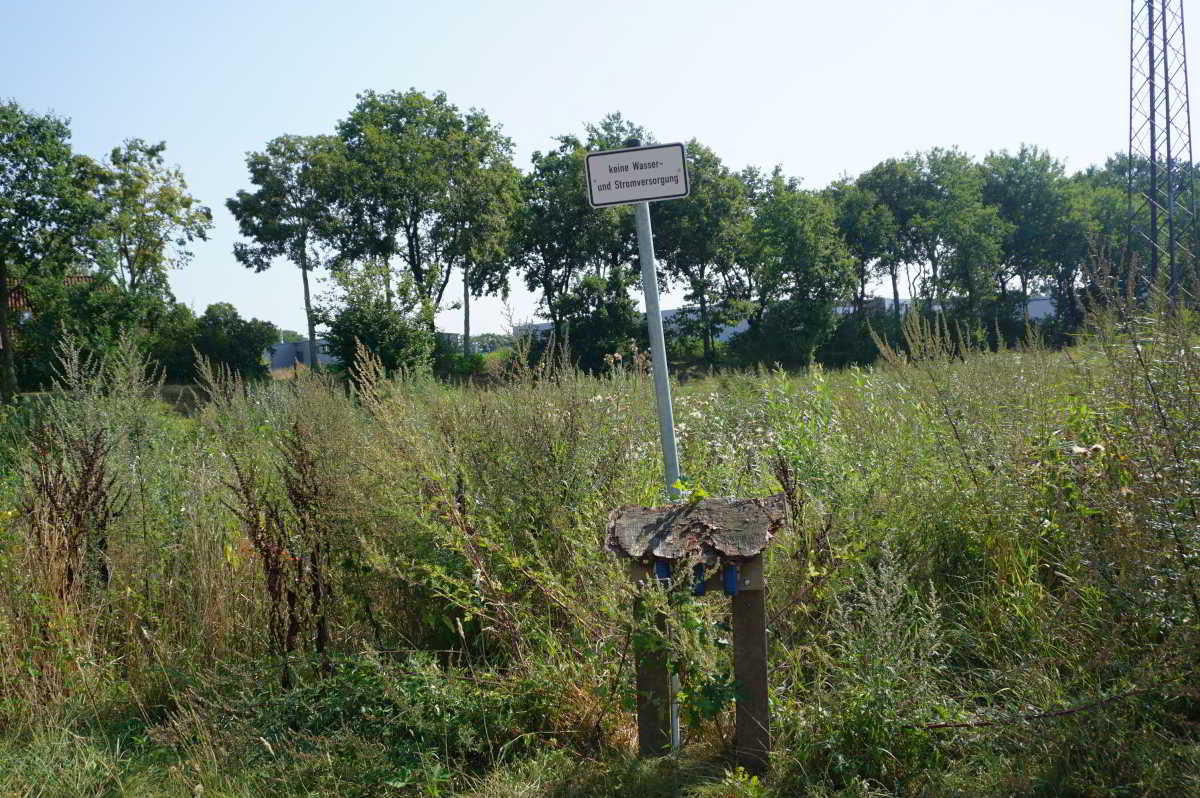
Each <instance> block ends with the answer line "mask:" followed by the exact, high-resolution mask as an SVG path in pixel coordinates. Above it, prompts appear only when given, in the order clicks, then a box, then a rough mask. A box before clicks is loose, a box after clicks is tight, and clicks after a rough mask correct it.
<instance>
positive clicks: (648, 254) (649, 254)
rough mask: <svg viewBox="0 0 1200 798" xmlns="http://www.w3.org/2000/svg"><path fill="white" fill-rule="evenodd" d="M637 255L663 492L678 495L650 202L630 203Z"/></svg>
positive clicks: (673, 420)
mask: <svg viewBox="0 0 1200 798" xmlns="http://www.w3.org/2000/svg"><path fill="white" fill-rule="evenodd" d="M633 207H634V214H635V216H636V218H637V238H638V254H639V256H640V259H641V261H642V291H643V293H645V295H646V325H647V326H648V327H649V328H650V355H651V359H652V360H653V364H654V400H655V402H656V403H657V405H658V434H659V438H660V439H661V440H662V454H663V468H664V470H665V471H666V482H667V495H668V496H670V497H671V500H672V501H674V500H675V499H678V498H679V490H678V489H677V488H676V487H675V483H676V482H678V481H679V454H678V452H677V451H676V448H675V415H674V411H673V410H672V409H671V383H670V380H669V379H668V377H667V345H666V341H665V339H664V338H663V326H662V311H661V310H659V307H658V274H657V269H656V268H655V265H654V239H653V238H652V237H651V236H652V233H651V231H650V204H649V203H647V202H639V203H637V204H635V205H634V206H633Z"/></svg>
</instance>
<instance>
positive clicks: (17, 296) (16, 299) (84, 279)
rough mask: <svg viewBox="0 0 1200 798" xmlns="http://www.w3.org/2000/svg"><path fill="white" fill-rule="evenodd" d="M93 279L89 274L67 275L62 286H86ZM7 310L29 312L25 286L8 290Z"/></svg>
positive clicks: (16, 286) (15, 286)
mask: <svg viewBox="0 0 1200 798" xmlns="http://www.w3.org/2000/svg"><path fill="white" fill-rule="evenodd" d="M95 279H96V278H95V277H92V276H91V275H90V274H68V275H67V276H66V277H64V278H63V285H87V284H88V283H90V282H92V281H93V280H95ZM8 309H9V310H16V311H21V310H29V295H28V294H26V293H25V286H23V285H14V286H13V287H12V288H10V289H9V291H8Z"/></svg>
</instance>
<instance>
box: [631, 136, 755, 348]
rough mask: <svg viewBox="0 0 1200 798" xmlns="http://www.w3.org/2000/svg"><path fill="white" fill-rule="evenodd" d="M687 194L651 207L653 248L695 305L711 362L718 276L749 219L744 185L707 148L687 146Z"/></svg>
mask: <svg viewBox="0 0 1200 798" xmlns="http://www.w3.org/2000/svg"><path fill="white" fill-rule="evenodd" d="M687 161H688V177H689V181H690V187H691V193H690V194H689V195H688V196H687V197H685V198H683V199H678V200H673V201H671V202H664V203H661V204H659V205H656V206H655V214H654V233H655V250H656V254H657V256H658V258H659V260H660V261H661V262H662V263H663V265H664V266H665V267H666V271H667V274H668V275H670V277H671V278H672V279H673V280H675V281H676V282H678V283H681V284H682V285H683V286H684V287H685V289H686V294H685V297H686V299H687V300H688V301H689V302H693V303H695V305H696V306H697V308H698V315H699V320H700V333H701V336H702V340H703V342H704V360H705V362H706V363H708V364H709V365H712V364H713V363H714V362H715V361H716V353H715V347H714V345H713V341H714V338H715V334H716V328H717V326H719V325H722V324H724V323H725V322H726V320H727V319H726V317H725V316H724V315H723V314H720V313H714V308H717V307H719V306H721V305H723V304H724V301H723V300H724V299H725V298H726V292H724V291H723V289H722V282H723V281H722V277H723V276H727V275H728V273H729V272H730V270H731V269H732V268H733V264H734V262H735V261H736V259H737V255H738V252H739V250H740V249H741V247H742V241H741V237H742V235H743V234H744V233H745V231H746V228H747V226H748V222H749V209H748V206H747V202H746V194H745V191H744V185H743V183H742V182H741V181H740V180H739V179H738V178H737V176H736V175H734V174H733V173H731V172H730V171H729V169H728V168H727V167H726V166H725V165H724V164H723V163H722V162H721V159H720V158H718V157H717V155H716V153H714V152H713V151H712V150H711V149H709V148H708V147H705V146H704V145H703V144H701V143H700V142H698V141H696V140H695V139H693V140H692V141H691V142H689V143H688V145H687Z"/></svg>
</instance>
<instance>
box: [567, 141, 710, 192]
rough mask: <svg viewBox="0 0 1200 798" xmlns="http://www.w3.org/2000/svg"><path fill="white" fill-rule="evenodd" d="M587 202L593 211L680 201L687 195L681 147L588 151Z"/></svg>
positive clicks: (684, 165)
mask: <svg viewBox="0 0 1200 798" xmlns="http://www.w3.org/2000/svg"><path fill="white" fill-rule="evenodd" d="M587 180H588V202H590V203H591V204H592V207H593V208H603V207H606V206H608V205H628V204H631V203H634V202H653V201H654V200H664V199H679V198H680V197H686V196H687V195H688V178H687V166H686V158H685V153H684V149H683V145H682V144H652V145H650V146H647V147H630V148H627V149H623V150H606V151H604V152H589V153H588V156H587Z"/></svg>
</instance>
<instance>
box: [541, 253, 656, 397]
mask: <svg viewBox="0 0 1200 798" xmlns="http://www.w3.org/2000/svg"><path fill="white" fill-rule="evenodd" d="M560 310H561V312H562V316H563V321H564V323H565V326H566V329H567V336H566V340H567V344H568V346H569V348H570V353H571V358H572V360H573V361H574V362H575V364H576V365H577V366H579V368H580V369H582V370H584V371H587V372H591V373H593V374H595V373H599V372H602V371H604V370H605V369H606V368H607V364H606V362H605V356H607V355H612V354H614V353H618V352H623V351H626V350H628V349H629V345H630V344H631V343H642V340H641V339H643V338H644V337H645V336H644V335H642V334H641V330H642V329H643V328H644V327H643V325H641V324H639V319H638V315H639V314H638V312H637V305H636V304H635V303H634V301H633V299H632V298H631V297H630V296H629V287H628V283H627V278H626V277H625V276H624V275H622V274H621V273H620V272H614V273H612V274H609V275H608V276H607V277H602V276H600V275H597V274H588V275H584V276H583V278H582V279H580V280H579V282H578V283H577V284H576V285H575V287H574V288H573V289H572V290H571V291H570V292H569V293H568V294H567V295H566V296H565V297H564V298H563V301H562V303H561V305H560Z"/></svg>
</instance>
